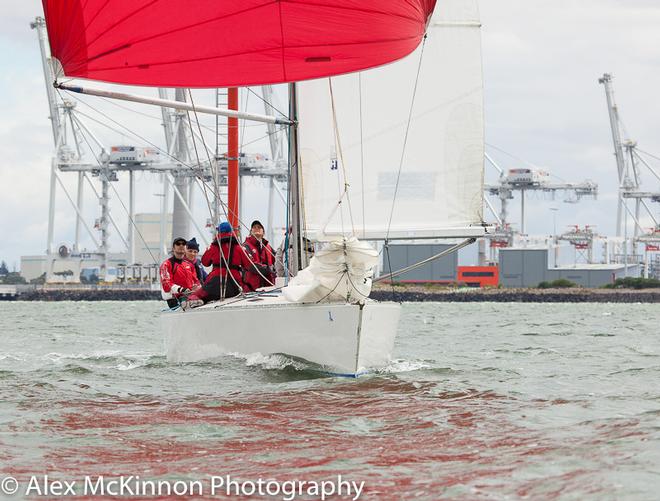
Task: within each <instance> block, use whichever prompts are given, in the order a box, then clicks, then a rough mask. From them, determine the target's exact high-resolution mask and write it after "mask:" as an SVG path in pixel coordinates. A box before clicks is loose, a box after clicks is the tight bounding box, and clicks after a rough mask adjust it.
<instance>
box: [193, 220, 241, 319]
mask: <svg viewBox="0 0 660 501" xmlns="http://www.w3.org/2000/svg"><path fill="white" fill-rule="evenodd" d="M217 230H218V235H217V236H216V239H215V240H214V241H213V242H212V243H211V245H210V246H209V248H208V249H206V251H205V252H204V255H203V256H202V264H203V265H204V266H207V267H208V266H213V269H212V271H211V273H209V276H208V277H206V280H205V282H204V285H203V287H202V288H201V289H200V290H199V291H198V292H197V293H195V294H193V295H191V296H190V297H189V305H190V306H191V307H193V308H194V307H196V306H200V305H201V304H203V303H208V302H209V301H213V300H216V299H221V298H227V297H234V296H237V295H239V294H240V293H241V292H242V291H243V289H244V286H243V270H244V269H246V268H247V267H248V266H249V264H250V261H249V260H248V258H247V256H246V254H245V250H244V249H243V247H242V246H241V244H240V243H239V241H238V240H236V238H235V237H234V235H233V229H232V227H231V225H230V224H229V223H227V222H224V223H221V224H220V225H218V228H217ZM221 251H222V252H221ZM227 269H229V273H227Z"/></svg>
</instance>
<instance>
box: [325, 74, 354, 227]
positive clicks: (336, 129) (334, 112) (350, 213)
mask: <svg viewBox="0 0 660 501" xmlns="http://www.w3.org/2000/svg"><path fill="white" fill-rule="evenodd" d="M328 86H329V87H330V102H331V104H332V125H333V132H334V134H335V142H336V143H337V151H338V153H339V161H340V163H341V170H342V174H343V176H344V192H343V193H342V195H341V197H339V201H338V202H337V205H338V206H340V205H341V202H342V199H343V198H344V197H346V203H347V204H348V216H349V218H350V220H351V231H352V234H353V235H355V223H354V222H353V210H352V208H351V198H350V196H349V193H348V188H349V186H350V185H349V184H348V177H347V176H346V164H345V163H344V152H343V150H342V147H341V137H340V135H339V123H338V122H337V110H336V109H335V95H334V92H333V90H332V78H331V77H330V78H328ZM337 181H338V182H339V179H337ZM339 215H340V218H341V226H342V228H341V231H342V233H345V231H344V215H343V211H342V210H341V207H339Z"/></svg>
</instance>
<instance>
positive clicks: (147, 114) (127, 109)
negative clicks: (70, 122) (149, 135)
mask: <svg viewBox="0 0 660 501" xmlns="http://www.w3.org/2000/svg"><path fill="white" fill-rule="evenodd" d="M97 98H98V99H101V100H103V101H105V102H107V103H108V104H111V105H113V106H116V107H117V108H120V109H122V110H126V111H129V112H131V113H135V114H137V115H142V116H143V117H146V118H151V119H153V120H158V121H159V122H162V121H163V118H162V117H157V116H155V115H150V114H149V113H144V112H143V111H138V110H135V109H133V108H130V107H128V106H124V105H122V104H119V103H118V102H117V101H116V100H113V99H109V98H107V97H103V96H97ZM260 126H261V124H255V125H254V127H260ZM201 127H202V128H204V129H206V130H207V131H209V132H214V130H213V129H212V128H211V127H209V126H208V125H203V124H202V126H201Z"/></svg>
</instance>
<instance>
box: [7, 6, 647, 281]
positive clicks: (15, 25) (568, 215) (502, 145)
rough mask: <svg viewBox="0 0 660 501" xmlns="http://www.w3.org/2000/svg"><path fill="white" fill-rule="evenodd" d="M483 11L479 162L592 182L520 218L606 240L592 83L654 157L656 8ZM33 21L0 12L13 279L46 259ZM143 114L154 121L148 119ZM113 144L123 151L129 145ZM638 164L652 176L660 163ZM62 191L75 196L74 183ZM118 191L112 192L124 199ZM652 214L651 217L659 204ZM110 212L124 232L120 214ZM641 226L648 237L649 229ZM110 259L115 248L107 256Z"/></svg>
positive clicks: (47, 135)
mask: <svg viewBox="0 0 660 501" xmlns="http://www.w3.org/2000/svg"><path fill="white" fill-rule="evenodd" d="M439 5H441V0H440V1H439ZM480 10H481V20H482V25H483V26H482V43H483V67H484V104H485V123H486V143H487V147H486V150H487V151H488V152H489V154H491V156H492V157H493V158H494V159H495V160H496V161H497V162H498V163H499V164H500V166H501V167H503V168H504V169H509V168H516V167H525V166H529V165H532V166H535V167H538V168H542V169H544V170H546V171H549V172H550V173H551V174H552V176H553V179H554V180H556V181H582V180H585V179H591V180H593V181H596V182H597V183H598V184H599V196H598V199H597V200H595V201H592V200H584V201H582V202H581V203H579V204H568V203H564V202H563V201H562V200H561V196H560V197H559V198H558V199H557V200H555V201H552V200H546V199H544V198H543V197H535V196H534V195H531V196H530V197H529V198H528V203H527V207H526V212H527V217H526V221H527V223H526V226H527V231H528V233H530V234H550V233H551V232H552V227H553V224H556V226H557V229H558V230H560V231H561V230H563V229H566V228H567V227H568V226H569V225H574V224H578V225H580V226H584V225H592V226H595V227H596V231H597V232H598V233H600V234H603V235H613V234H614V232H615V228H614V226H615V217H616V189H617V176H616V163H615V159H614V155H613V146H612V138H611V132H610V124H609V118H608V111H607V106H606V101H605V93H604V88H603V86H602V85H599V84H598V78H599V77H601V76H602V75H603V73H605V72H607V73H612V74H613V75H614V91H615V97H616V101H617V104H618V107H619V112H620V115H621V118H622V121H623V123H624V125H625V130H626V134H625V135H626V137H625V139H634V140H636V141H637V142H638V147H639V149H640V150H642V151H645V152H648V153H650V154H653V155H655V156H657V157H660V136H658V134H657V131H658V130H660V100H659V99H658V96H657V92H658V89H660V30H658V29H657V27H658V26H660V4H659V3H658V2H657V1H656V0H533V1H530V0H498V1H495V0H481V2H480ZM36 15H42V8H41V3H40V2H38V1H37V0H25V1H22V2H11V3H9V2H5V3H3V6H2V16H0V64H1V67H2V68H3V72H2V73H0V79H1V81H2V90H3V92H2V93H1V94H0V107H1V109H2V110H3V113H2V115H1V116H0V154H1V156H2V161H1V162H0V179H2V181H1V182H0V229H1V230H2V233H3V236H2V238H0V260H5V261H6V262H7V263H8V265H9V267H10V268H13V267H18V266H20V256H21V255H26V254H31V255H33V254H40V253H43V252H44V250H45V247H46V237H47V218H48V193H49V171H50V157H51V154H52V132H51V129H50V123H49V121H48V118H47V117H48V105H47V100H46V94H45V83H44V79H43V74H42V69H41V61H40V56H39V47H38V42H37V37H36V32H35V31H33V30H31V29H30V26H29V24H30V22H31V21H32V20H33V19H34V17H35V16H36ZM253 104H255V103H254V101H253ZM103 106H109V105H97V107H99V108H102V109H105V110H106V111H108V112H109V109H110V108H109V107H106V108H103ZM79 109H80V110H81V111H83V110H84V109H85V106H84V105H79ZM142 111H143V112H144V113H146V114H148V115H149V114H150V115H154V111H153V109H152V110H149V109H147V108H144V109H142ZM87 112H88V113H90V114H92V115H93V113H92V112H91V111H90V110H87ZM112 113H113V115H112V116H113V117H114V118H116V119H117V120H118V121H121V120H122V119H124V120H128V121H129V123H133V124H139V130H140V133H141V134H142V135H143V136H144V137H145V138H146V139H148V140H150V141H154V142H160V143H162V132H161V129H160V125H159V122H158V119H157V117H156V118H154V119H152V118H148V117H141V118H139V121H136V120H138V119H136V117H135V115H131V114H128V112H125V111H124V110H121V109H119V108H114V109H113V110H112ZM157 114H158V113H155V115H157ZM131 120H132V122H131ZM98 133H99V135H100V136H102V137H103V138H106V137H107V138H108V139H107V140H108V141H113V142H114V143H112V144H117V143H118V142H121V141H120V140H118V136H117V135H116V134H115V135H114V138H112V139H111V133H110V132H109V131H108V132H106V131H105V130H103V131H102V132H98ZM106 134H107V136H106ZM252 134H253V135H255V136H254V137H257V136H258V135H259V132H257V131H256V129H255V131H253V132H252ZM122 139H123V140H124V141H127V142H131V141H130V138H129V137H124V138H122ZM132 142H134V141H132ZM264 148H267V147H266V146H265V145H264ZM645 158H646V159H647V160H648V161H649V162H650V163H651V165H653V166H654V167H655V168H656V170H658V171H660V161H658V160H655V159H653V158H651V157H645ZM485 168H486V176H487V180H488V181H494V180H495V179H496V177H497V172H496V171H495V169H494V168H492V167H491V166H490V165H488V164H487V165H486V167H485ZM149 176H151V175H150V174H144V177H143V178H142V179H141V180H140V181H139V183H141V184H139V185H140V186H142V187H143V188H142V189H143V190H145V191H146V193H143V194H142V195H143V196H141V197H140V201H139V202H138V207H137V209H138V212H141V211H157V210H158V205H159V200H160V198H159V197H158V196H157V195H158V194H157V193H156V192H157V185H156V184H154V183H153V182H151V183H150V182H149V179H148V177H149ZM642 180H643V187H644V189H646V190H648V191H660V186H659V183H658V182H657V180H656V179H655V178H653V177H652V176H650V175H649V174H648V173H646V172H642ZM65 182H66V183H68V185H69V187H70V188H73V186H74V184H73V176H69V177H68V178H67V179H66V180H65ZM120 184H121V183H118V186H117V189H118V190H119V192H120V194H123V193H125V188H124V186H123V185H121V186H120ZM255 189H258V188H255ZM71 192H72V193H75V190H73V189H72V190H71ZM88 192H89V190H88ZM58 197H59V198H58V204H57V211H56V235H55V244H56V245H57V244H59V243H60V242H71V240H72V228H73V226H74V221H75V214H74V213H73V211H72V210H71V209H70V207H69V205H68V202H67V201H66V199H65V197H64V196H63V194H62V193H61V192H60V193H58ZM202 202H203V201H202ZM202 202H200V203H202ZM96 204H97V202H95V201H94V200H93V199H92V198H91V194H90V195H89V197H88V198H87V199H86V200H85V206H86V210H87V211H89V212H90V219H92V220H93V213H94V207H95V206H96ZM519 206H520V202H519V199H516V200H515V201H513V203H512V204H511V208H510V213H511V220H512V222H513V223H514V225H517V224H518V223H519ZM651 208H652V209H653V211H654V213H655V214H656V217H658V216H660V204H654V205H652V206H651ZM552 209H557V210H556V211H553V210H552ZM113 210H114V211H115V212H114V213H115V214H116V218H117V222H118V224H119V225H120V227H123V226H122V224H125V223H122V221H125V220H126V218H125V215H124V217H122V212H123V211H122V210H121V209H117V208H115V209H113ZM485 214H486V216H487V217H486V219H490V220H493V219H492V218H491V217H490V214H489V213H488V212H487V211H486V212H485ZM255 215H256V214H255ZM248 216H249V218H251V216H252V215H251V214H249V215H248ZM553 216H554V217H555V218H556V219H555V220H554V221H553ZM92 222H93V221H92ZM644 223H645V225H650V224H651V219H650V218H648V217H647V218H645V220H644ZM118 247H119V245H118V243H117V241H115V243H114V245H113V248H114V249H118Z"/></svg>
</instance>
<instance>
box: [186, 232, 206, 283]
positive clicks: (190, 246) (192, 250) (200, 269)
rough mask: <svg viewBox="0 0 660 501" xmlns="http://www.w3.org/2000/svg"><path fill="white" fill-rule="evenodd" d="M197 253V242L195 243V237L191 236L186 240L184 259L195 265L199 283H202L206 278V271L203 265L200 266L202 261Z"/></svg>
mask: <svg viewBox="0 0 660 501" xmlns="http://www.w3.org/2000/svg"><path fill="white" fill-rule="evenodd" d="M198 254H199V244H198V243H197V239H196V238H195V237H192V238H191V239H190V240H188V241H187V242H186V259H187V260H188V261H190V262H191V263H192V264H193V266H194V267H195V273H196V274H197V279H198V280H199V282H200V283H202V284H203V283H204V281H205V280H206V277H207V276H208V273H206V270H205V269H204V266H202V261H201V259H199V257H198Z"/></svg>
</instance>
